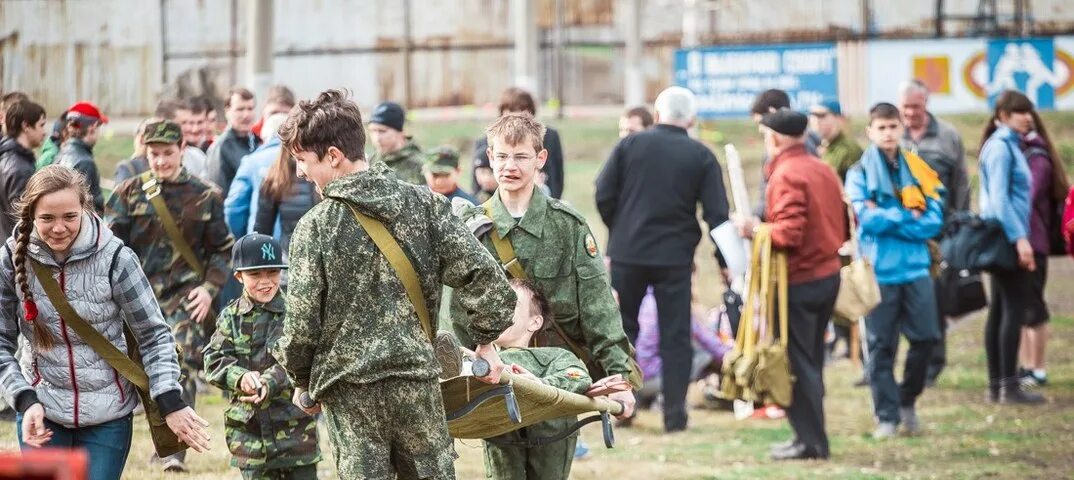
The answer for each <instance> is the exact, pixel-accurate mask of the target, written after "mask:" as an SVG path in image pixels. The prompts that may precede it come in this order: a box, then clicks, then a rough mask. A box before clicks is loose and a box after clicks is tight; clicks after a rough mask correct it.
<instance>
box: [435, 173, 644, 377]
mask: <svg viewBox="0 0 1074 480" xmlns="http://www.w3.org/2000/svg"><path fill="white" fill-rule="evenodd" d="M489 201H490V202H491V206H492V224H493V225H492V228H495V229H496V231H497V232H499V234H500V235H501V237H502V238H505V239H507V240H510V242H511V245H512V246H513V247H514V250H515V255H516V257H517V258H518V261H519V262H520V263H521V264H522V267H523V270H525V272H526V276H527V277H528V278H529V280H531V281H532V282H533V283H534V284H535V285H536V286H537V288H539V289H540V290H541V292H543V293H544V294H545V296H546V297H548V301H549V303H550V305H551V307H552V315H553V316H554V317H555V322H556V323H557V324H559V325H560V327H562V329H563V331H564V333H566V334H567V336H569V337H570V338H571V339H572V340H573V341H574V342H575V343H576V344H577V345H578V346H579V347H581V348H582V349H583V350H584V353H585V354H586V355H588V356H589V357H590V359H587V361H589V362H590V364H589V367H591V368H592V367H598V368H599V369H600V370H601V371H600V372H595V371H593V370H591V371H590V373H591V374H594V375H597V374H603V375H614V374H617V373H620V374H622V375H623V378H628V376H629V374H630V372H631V365H630V362H631V358H630V350H631V348H630V342H629V341H628V340H627V337H626V334H625V333H624V332H623V321H622V319H621V317H620V315H619V306H618V305H617V304H616V303H615V298H614V297H612V290H611V286H610V285H609V284H608V274H607V271H606V270H605V268H604V260H603V258H602V256H601V254H600V251H599V250H598V248H597V243H596V241H595V240H594V239H593V234H592V232H590V230H589V225H588V224H586V221H585V217H583V216H582V215H581V214H580V213H578V212H576V211H574V209H572V208H570V207H569V206H567V205H566V204H565V203H563V202H561V201H559V200H556V199H554V198H550V197H548V196H547V195H545V194H544V193H542V192H541V191H540V189H538V188H534V190H533V199H532V200H530V206H529V208H528V209H527V210H526V214H525V215H523V217H522V219H521V220H516V219H514V218H513V217H512V216H511V214H510V213H509V212H508V211H507V208H506V207H504V205H503V202H502V201H501V200H500V196H499V194H498V193H494V194H493V195H492V198H491V199H490V200H489ZM482 215H485V210H484V207H483V206H477V207H472V208H469V209H467V210H465V211H463V212H462V214H461V217H462V219H463V221H465V222H467V224H470V223H472V222H473V220H474V219H475V217H478V216H482ZM480 240H481V242H482V244H484V246H485V248H486V249H488V250H489V252H493V254H494V255H495V251H496V250H495V248H494V247H493V245H492V238H491V235H490V234H489V233H487V232H486V233H482V234H481V235H480ZM456 310H457V309H456ZM469 321H470V320H469V319H468V318H467V316H466V314H465V312H462V311H453V312H452V323H453V325H454V330H455V334H456V335H458V336H459V339H460V340H461V341H463V343H464V344H468V343H469V344H472V343H473V341H472V339H469V338H468V337H467V336H466V328H467V325H468V324H469ZM553 332H554V330H551V329H548V328H546V329H545V330H543V331H542V332H541V333H540V334H539V335H538V337H537V345H538V346H563V345H562V341H560V340H559V339H558V337H557V336H556V335H555V334H554V333H553Z"/></svg>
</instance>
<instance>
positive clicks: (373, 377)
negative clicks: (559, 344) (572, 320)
mask: <svg viewBox="0 0 1074 480" xmlns="http://www.w3.org/2000/svg"><path fill="white" fill-rule="evenodd" d="M323 192H324V197H325V199H324V200H323V201H322V202H321V203H319V204H317V206H315V207H313V209H312V210H310V211H309V213H307V214H306V215H305V216H304V217H302V220H300V221H299V222H298V227H297V228H296V229H295V233H294V236H293V237H292V241H291V249H290V262H291V269H290V271H289V272H288V288H289V290H288V292H287V313H286V317H285V318H286V319H285V321H284V327H283V336H282V337H281V338H280V341H279V342H278V343H277V350H276V352H275V356H276V358H277V359H278V360H279V361H280V364H281V365H283V367H284V368H285V369H286V370H287V372H288V374H290V376H291V378H292V379H293V380H294V383H295V385H296V386H298V387H302V388H307V387H308V390H309V391H310V394H311V396H312V397H313V398H314V399H316V398H317V397H318V396H319V395H322V393H323V392H325V391H326V390H327V389H329V388H330V387H331V386H332V385H333V384H334V383H336V382H338V381H344V382H347V383H351V384H368V383H372V382H376V381H379V380H383V379H386V378H391V377H394V378H401V379H407V380H429V379H433V378H435V377H436V376H437V375H438V374H439V373H440V367H439V365H438V364H437V362H436V359H435V358H434V355H433V348H432V346H431V344H430V339H429V337H428V336H426V334H425V332H424V331H423V330H422V326H421V322H420V320H419V319H418V316H417V314H416V313H415V308H414V304H413V303H411V301H410V298H409V297H408V296H407V293H406V289H405V288H404V287H403V283H402V282H401V281H400V279H399V276H398V275H397V274H396V272H395V270H394V269H393V268H392V266H391V264H389V263H388V260H387V259H386V257H385V256H384V255H383V254H382V253H381V252H380V251H379V250H378V249H377V247H376V245H375V244H374V243H373V241H372V240H371V239H370V238H369V235H368V234H366V232H365V230H364V229H363V228H362V227H361V226H360V225H359V224H358V222H357V220H356V219H355V218H354V214H353V213H352V211H351V206H353V207H354V208H355V209H357V210H358V211H359V212H362V213H364V214H366V215H368V216H370V217H373V218H374V219H376V220H379V221H380V222H382V223H383V224H384V226H385V228H386V229H387V230H388V233H390V234H391V235H392V237H393V238H394V239H395V240H396V242H398V243H399V246H400V247H401V248H402V250H403V252H405V253H406V255H407V258H408V259H409V260H410V262H411V263H412V264H413V266H414V270H415V271H416V272H417V274H418V278H419V281H420V284H421V293H422V294H423V295H424V297H425V304H426V306H427V307H428V309H429V312H430V314H431V315H435V314H436V312H438V311H439V310H440V294H441V291H442V286H444V285H447V286H449V287H451V288H453V289H455V290H454V298H455V299H457V300H458V302H459V303H460V304H461V305H462V306H463V308H465V309H466V311H467V312H468V313H469V317H470V319H471V321H472V323H471V325H470V328H469V333H470V335H471V336H472V337H473V339H474V340H475V341H476V342H477V343H480V344H488V343H491V342H492V341H493V340H495V339H496V338H497V337H498V336H499V335H500V333H501V332H502V331H503V330H504V329H505V328H507V327H508V326H510V325H511V318H512V315H513V312H514V306H515V300H516V299H515V294H514V291H512V290H511V287H510V286H509V285H508V283H507V278H506V277H505V276H504V273H503V270H502V269H501V268H500V265H499V263H498V262H497V261H496V260H495V259H493V258H492V256H491V255H490V254H489V252H488V251H487V250H485V248H484V247H482V246H481V244H479V243H478V242H477V239H476V238H474V236H473V234H472V233H470V230H468V229H467V228H466V227H465V226H464V225H463V224H462V222H461V221H460V220H459V219H458V218H457V217H456V216H455V215H453V214H452V213H451V206H450V204H449V203H448V201H447V199H446V198H444V197H443V196H442V195H437V194H434V193H433V192H431V191H429V189H427V188H425V187H421V186H417V185H411V184H408V183H406V182H404V181H402V180H399V179H398V178H397V177H396V176H395V174H393V173H392V170H391V169H390V168H389V167H388V166H386V165H384V164H383V163H374V164H372V165H371V166H370V168H369V170H366V171H363V172H358V173H353V174H350V175H346V176H343V177H341V178H338V179H336V180H333V181H332V182H330V183H328V184H327V185H325V187H324V190H323ZM433 321H435V316H434V317H433ZM431 327H432V328H433V329H435V328H436V325H435V324H433V325H432V326H431Z"/></svg>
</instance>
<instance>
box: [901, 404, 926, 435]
mask: <svg viewBox="0 0 1074 480" xmlns="http://www.w3.org/2000/svg"><path fill="white" fill-rule="evenodd" d="M899 416H900V417H902V426H903V428H905V429H906V433H909V434H910V435H917V434H919V433H921V421H920V420H918V418H917V410H915V409H914V407H900V408H899Z"/></svg>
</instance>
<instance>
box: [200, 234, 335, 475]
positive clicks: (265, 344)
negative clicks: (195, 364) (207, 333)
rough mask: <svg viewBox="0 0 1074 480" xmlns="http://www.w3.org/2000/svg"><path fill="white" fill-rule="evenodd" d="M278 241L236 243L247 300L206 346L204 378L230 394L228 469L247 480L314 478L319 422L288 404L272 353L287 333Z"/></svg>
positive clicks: (225, 316) (257, 238) (223, 317)
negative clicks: (236, 469) (285, 330)
mask: <svg viewBox="0 0 1074 480" xmlns="http://www.w3.org/2000/svg"><path fill="white" fill-rule="evenodd" d="M282 257H283V249H282V248H281V247H280V243H279V242H277V241H276V240H275V239H274V238H272V237H269V236H267V235H260V234H256V233H253V234H250V235H246V236H244V237H242V238H240V239H239V240H238V241H237V242H235V248H234V249H233V251H232V254H231V264H232V265H233V266H234V268H235V279H236V280H238V281H239V283H241V284H242V287H243V289H242V296H241V297H239V298H237V299H235V300H234V301H232V302H231V304H229V305H228V306H227V307H226V308H224V311H223V312H220V318H219V319H218V320H217V324H216V333H214V334H213V337H212V340H210V342H209V345H208V346H206V347H205V376H206V377H207V378H208V380H209V382H210V383H212V384H213V385H216V386H217V387H220V388H221V389H223V390H225V391H230V392H232V395H231V405H230V406H228V409H227V411H226V412H225V413H224V435H225V439H226V440H227V447H228V450H230V451H231V455H232V456H231V466H233V467H238V468H239V471H240V472H242V477H243V478H245V479H292V480H308V479H316V478H317V462H319V461H320V460H321V454H320V449H319V447H318V446H317V420H316V418H315V417H312V416H310V415H307V414H306V412H303V411H302V410H300V409H299V408H298V407H297V406H295V405H294V404H292V403H291V395H292V393H293V390H294V388H293V386H292V385H291V381H290V380H289V379H288V378H287V372H285V371H284V370H283V367H281V366H280V364H279V363H278V362H277V361H276V359H275V358H273V357H272V354H271V352H270V350H271V349H272V347H273V346H274V345H275V344H276V342H277V340H279V338H280V335H282V334H283V318H284V294H283V292H281V291H280V279H281V271H282V269H285V268H287V265H286V264H285V263H284V262H283V258H282Z"/></svg>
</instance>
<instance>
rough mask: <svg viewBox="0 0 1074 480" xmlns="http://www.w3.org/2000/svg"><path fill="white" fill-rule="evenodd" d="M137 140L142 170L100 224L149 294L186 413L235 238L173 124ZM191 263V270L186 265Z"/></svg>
mask: <svg viewBox="0 0 1074 480" xmlns="http://www.w3.org/2000/svg"><path fill="white" fill-rule="evenodd" d="M143 139H144V143H145V145H146V158H147V160H148V162H149V171H148V172H145V173H144V174H142V175H140V176H137V177H133V178H129V179H127V180H126V181H125V182H123V183H121V184H119V186H117V187H116V189H115V191H114V192H112V196H110V197H109V198H108V202H107V203H106V204H105V219H106V220H107V222H108V225H109V227H111V229H112V232H113V233H115V235H116V236H117V237H119V239H120V240H123V243H124V244H126V245H127V246H128V247H130V248H131V250H134V253H135V254H137V255H138V259H139V260H140V261H141V264H142V270H144V271H145V276H146V277H148V279H149V283H150V285H152V286H153V293H154V294H156V297H157V301H158V302H159V303H160V308H161V310H162V311H163V313H164V318H165V320H166V321H167V322H168V325H170V326H171V327H172V333H174V334H175V341H176V343H177V344H179V345H180V346H181V347H182V349H183V356H182V360H183V362H182V364H181V365H180V367H181V369H182V375H183V377H182V378H183V380H182V384H183V401H184V402H186V404H187V405H189V406H190V407H191V408H193V407H194V401H195V399H196V396H197V384H196V378H197V377H196V376H197V373H198V372H200V371H201V368H202V357H201V350H202V348H204V347H205V343H206V340H207V338H208V335H209V333H210V331H211V330H209V328H208V327H211V326H212V325H213V324H214V322H213V319H212V318H211V315H210V310H211V308H212V302H213V298H214V297H215V296H216V294H217V293H218V292H219V291H220V288H221V287H222V286H223V285H224V283H225V282H226V281H227V276H228V274H229V272H230V271H231V268H230V266H229V265H228V255H229V254H230V252H231V245H232V244H233V243H234V237H232V236H231V233H230V232H229V231H228V228H227V223H225V222H224V197H223V195H222V194H221V193H220V189H218V188H217V187H216V186H215V185H210V184H208V183H206V182H205V181H203V180H201V179H200V178H198V177H196V176H193V175H191V174H190V173H189V172H187V170H186V168H185V167H183V164H182V159H183V149H184V147H185V145H184V143H183V133H182V129H181V128H180V127H179V124H177V123H175V122H172V121H168V120H164V121H159V122H152V123H149V124H147V125H146V126H145V130H143ZM158 196H159V197H160V198H161V199H163V204H164V206H165V207H166V208H167V209H168V212H166V213H167V214H169V215H170V217H171V218H172V221H173V222H174V224H175V226H176V227H177V228H178V230H179V233H180V234H181V239H182V242H183V243H185V244H186V246H187V247H189V250H187V251H188V252H189V253H190V254H191V255H192V257H193V258H188V257H187V256H185V255H184V254H183V253H182V251H183V250H184V249H183V248H182V246H181V245H177V243H176V242H175V241H173V239H172V238H171V236H170V235H169V234H168V231H167V228H166V227H165V224H164V221H165V220H164V219H163V217H162V216H161V213H160V212H157V209H156V208H155V207H154V206H153V201H152V199H153V198H154V197H158ZM192 263H196V264H197V265H193V264H192ZM185 458H186V451H182V452H179V453H177V454H175V455H172V456H171V457H168V458H167V459H165V460H164V462H163V468H164V469H165V470H169V471H186V466H185V465H184V464H183V460H184V459H185Z"/></svg>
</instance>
